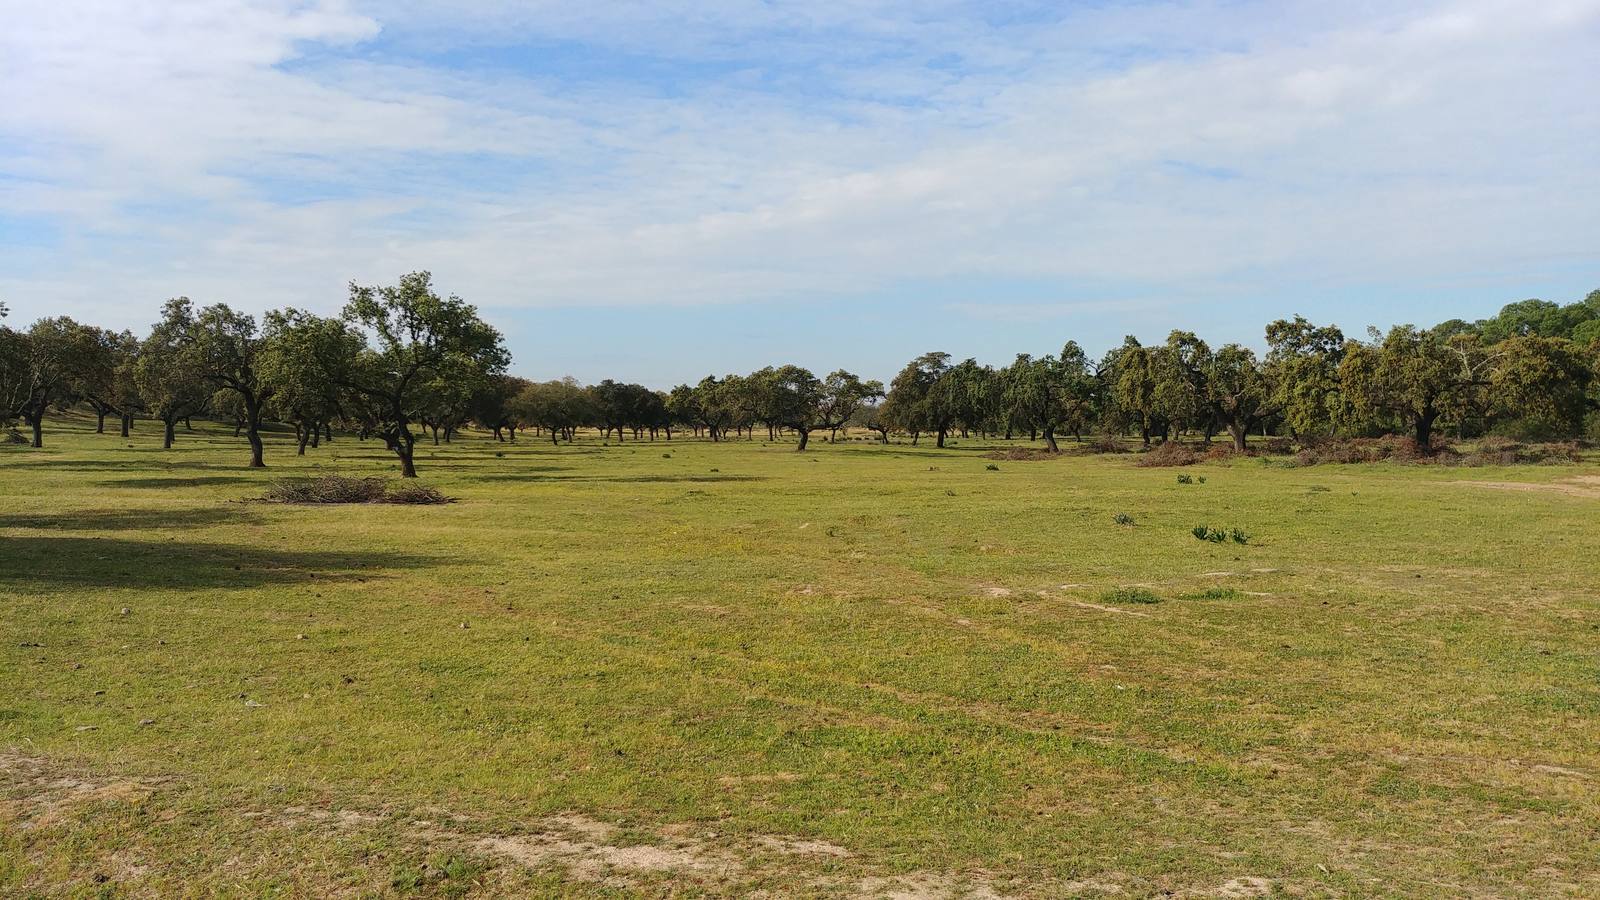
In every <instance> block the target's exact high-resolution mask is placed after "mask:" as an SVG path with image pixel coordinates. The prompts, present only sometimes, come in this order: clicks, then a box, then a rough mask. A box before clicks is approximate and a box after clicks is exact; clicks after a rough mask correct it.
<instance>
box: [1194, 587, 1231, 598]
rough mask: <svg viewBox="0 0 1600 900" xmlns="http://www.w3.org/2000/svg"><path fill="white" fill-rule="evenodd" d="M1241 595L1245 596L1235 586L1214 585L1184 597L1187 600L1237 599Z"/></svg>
mask: <svg viewBox="0 0 1600 900" xmlns="http://www.w3.org/2000/svg"><path fill="white" fill-rule="evenodd" d="M1241 596H1243V595H1242V594H1240V593H1239V591H1238V590H1237V589H1235V588H1230V587H1213V588H1206V589H1205V590H1203V591H1195V592H1194V593H1192V594H1184V595H1183V599H1185V600H1237V599H1239V598H1240V597H1241Z"/></svg>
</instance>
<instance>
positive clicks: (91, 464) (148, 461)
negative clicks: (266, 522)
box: [0, 456, 245, 472]
mask: <svg viewBox="0 0 1600 900" xmlns="http://www.w3.org/2000/svg"><path fill="white" fill-rule="evenodd" d="M243 468H245V465H244V464H243V463H237V464H232V465H223V464H219V463H205V462H169V461H166V460H161V459H152V458H150V457H148V456H137V457H130V458H127V459H18V460H8V461H7V462H6V464H5V465H4V466H0V471H3V470H5V469H54V470H56V471H58V472H128V471H146V472H147V471H150V470H152V469H154V470H156V471H161V470H163V469H165V470H167V471H185V470H189V469H201V470H205V471H217V470H222V471H229V470H232V471H238V470H239V469H243Z"/></svg>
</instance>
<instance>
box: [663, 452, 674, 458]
mask: <svg viewBox="0 0 1600 900" xmlns="http://www.w3.org/2000/svg"><path fill="white" fill-rule="evenodd" d="M661 458H662V459H671V458H672V454H671V453H663V454H661Z"/></svg>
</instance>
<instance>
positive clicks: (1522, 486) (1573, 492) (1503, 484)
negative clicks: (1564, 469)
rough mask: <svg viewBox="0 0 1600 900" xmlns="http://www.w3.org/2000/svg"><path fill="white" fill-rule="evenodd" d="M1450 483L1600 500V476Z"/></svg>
mask: <svg viewBox="0 0 1600 900" xmlns="http://www.w3.org/2000/svg"><path fill="white" fill-rule="evenodd" d="M1450 483H1451V484H1466V485H1473V486H1476V487H1482V488H1490V489H1492V490H1497V491H1530V492H1534V493H1546V494H1562V495H1565V496H1568V497H1587V498H1589V499H1591V500H1600V475H1579V476H1578V477H1576V478H1563V479H1561V480H1560V481H1452V482H1450Z"/></svg>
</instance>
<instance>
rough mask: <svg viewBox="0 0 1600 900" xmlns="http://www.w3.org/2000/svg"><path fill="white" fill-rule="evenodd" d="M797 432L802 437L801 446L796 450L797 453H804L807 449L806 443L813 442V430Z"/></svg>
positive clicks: (803, 429)
mask: <svg viewBox="0 0 1600 900" xmlns="http://www.w3.org/2000/svg"><path fill="white" fill-rule="evenodd" d="M795 431H796V432H798V433H799V435H800V446H798V447H795V448H794V449H795V452H797V453H804V452H805V449H806V443H807V442H808V441H810V440H811V429H809V428H796V429H795Z"/></svg>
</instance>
